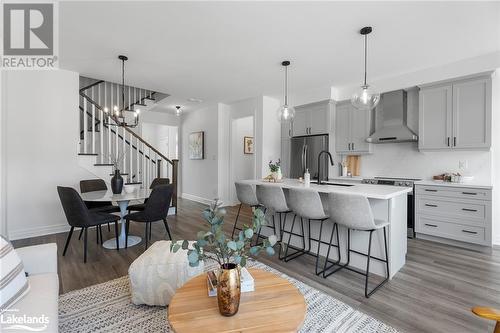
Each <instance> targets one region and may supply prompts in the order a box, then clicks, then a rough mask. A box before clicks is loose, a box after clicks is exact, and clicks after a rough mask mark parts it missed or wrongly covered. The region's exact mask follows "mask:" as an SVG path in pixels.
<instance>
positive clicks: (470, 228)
mask: <svg viewBox="0 0 500 333" xmlns="http://www.w3.org/2000/svg"><path fill="white" fill-rule="evenodd" d="M491 210H492V208H491V190H489V189H484V188H474V187H455V186H437V185H436V186H435V185H432V186H430V185H415V212H416V220H415V232H416V233H417V236H418V235H419V234H423V235H429V236H434V237H439V238H441V239H442V238H444V239H450V240H455V241H460V242H466V243H473V244H478V245H483V246H491V225H492V218H491ZM439 238H437V239H436V240H438V241H439Z"/></svg>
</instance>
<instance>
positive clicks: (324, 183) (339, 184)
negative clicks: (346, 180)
mask: <svg viewBox="0 0 500 333" xmlns="http://www.w3.org/2000/svg"><path fill="white" fill-rule="evenodd" d="M320 185H333V186H346V187H350V186H354V185H353V184H343V183H332V182H322V183H320Z"/></svg>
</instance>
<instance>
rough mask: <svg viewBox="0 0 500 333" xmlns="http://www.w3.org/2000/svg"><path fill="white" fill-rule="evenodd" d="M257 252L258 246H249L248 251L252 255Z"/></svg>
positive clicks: (258, 250)
mask: <svg viewBox="0 0 500 333" xmlns="http://www.w3.org/2000/svg"><path fill="white" fill-rule="evenodd" d="M259 252H260V247H259V246H252V247H251V248H250V253H251V254H252V255H254V256H255V255H257V254H259Z"/></svg>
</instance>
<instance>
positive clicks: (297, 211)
mask: <svg viewBox="0 0 500 333" xmlns="http://www.w3.org/2000/svg"><path fill="white" fill-rule="evenodd" d="M289 207H290V209H291V210H292V212H293V213H294V217H293V221H292V226H291V228H290V230H289V231H287V230H286V228H284V232H285V233H287V234H288V241H287V243H286V249H285V253H284V255H283V256H281V257H280V259H281V260H284V261H285V262H286V261H289V260H292V259H295V258H297V257H299V256H301V255H304V254H309V255H312V256H313V257H315V258H316V261H315V273H316V275H320V274H321V273H323V271H324V270H325V268H329V267H328V263H330V267H332V266H333V265H335V264H338V261H331V260H330V259H329V258H328V257H327V258H326V259H325V264H324V265H323V269H322V270H320V264H319V259H320V251H321V245H322V244H326V245H327V246H328V249H329V248H330V247H331V246H335V247H337V248H338V244H339V237H338V230H336V228H337V226H336V224H335V223H333V225H332V235H333V233H334V232H335V231H337V244H332V239H330V241H329V242H326V241H324V240H322V239H321V236H322V234H323V225H324V223H325V221H330V220H329V219H330V216H329V215H328V214H326V213H325V210H324V208H323V203H322V201H321V197H320V195H319V193H318V192H317V191H315V190H312V189H298V188H292V189H290V192H289ZM297 217H299V218H300V227H301V228H300V230H301V234H297V233H294V232H293V228H294V226H295V220H296V218H297ZM304 221H307V226H308V233H307V248H306V244H305V243H306V242H305V238H306V236H305V234H304V231H305V227H304ZM315 221H316V222H319V224H320V226H319V234H318V238H314V237H313V236H312V233H311V222H315ZM292 235H294V236H298V237H300V238H301V239H302V249H298V248H297V249H295V252H293V253H291V254H288V249H289V248H290V247H291V246H290V241H291V237H292ZM312 241H314V242H316V243H317V250H316V253H311V252H310V251H311V242H312Z"/></svg>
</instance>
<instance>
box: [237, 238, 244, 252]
mask: <svg viewBox="0 0 500 333" xmlns="http://www.w3.org/2000/svg"><path fill="white" fill-rule="evenodd" d="M243 247H245V242H243V241H240V240H239V241H237V242H236V248H237V249H238V250H241V249H242V248H243Z"/></svg>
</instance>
